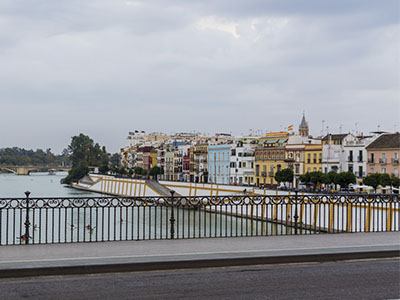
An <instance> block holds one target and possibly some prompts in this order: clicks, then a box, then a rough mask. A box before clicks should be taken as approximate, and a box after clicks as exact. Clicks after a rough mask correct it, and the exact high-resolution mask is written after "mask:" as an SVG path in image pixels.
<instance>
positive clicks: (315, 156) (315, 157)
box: [313, 153, 317, 164]
mask: <svg viewBox="0 0 400 300" xmlns="http://www.w3.org/2000/svg"><path fill="white" fill-rule="evenodd" d="M313 163H314V164H316V163H317V154H316V153H314V155H313Z"/></svg>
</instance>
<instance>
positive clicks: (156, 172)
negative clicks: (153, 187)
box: [150, 166, 164, 177]
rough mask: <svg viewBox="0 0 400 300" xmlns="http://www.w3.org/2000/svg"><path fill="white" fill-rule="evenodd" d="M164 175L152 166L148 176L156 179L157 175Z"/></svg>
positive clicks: (162, 170)
mask: <svg viewBox="0 0 400 300" xmlns="http://www.w3.org/2000/svg"><path fill="white" fill-rule="evenodd" d="M161 174H164V169H163V168H160V167H157V166H154V167H152V168H151V169H150V176H153V177H156V176H157V175H161Z"/></svg>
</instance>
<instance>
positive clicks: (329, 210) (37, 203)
mask: <svg viewBox="0 0 400 300" xmlns="http://www.w3.org/2000/svg"><path fill="white" fill-rule="evenodd" d="M399 209H400V204H399V197H398V195H365V194H351V195H350V194H346V195H337V194H323V195H301V194H299V193H297V192H296V193H294V194H292V195H291V196H254V195H232V196H211V197H210V196H209V197H205V196H199V197H181V196H179V197H174V196H173V194H172V196H171V197H84V198H29V193H26V198H0V245H16V244H44V243H71V242H94V241H96V242H97V241H122V240H144V239H176V238H178V239H182V238H208V237H241V236H268V235H292V234H314V233H339V232H370V231H398V230H399V227H400V226H399V224H400V213H399Z"/></svg>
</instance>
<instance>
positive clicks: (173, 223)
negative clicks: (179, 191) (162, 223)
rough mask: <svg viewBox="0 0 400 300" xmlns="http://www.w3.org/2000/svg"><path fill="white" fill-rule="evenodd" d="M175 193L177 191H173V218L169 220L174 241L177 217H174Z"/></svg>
mask: <svg viewBox="0 0 400 300" xmlns="http://www.w3.org/2000/svg"><path fill="white" fill-rule="evenodd" d="M174 193H175V191H171V203H172V209H171V218H170V219H169V222H170V233H171V240H173V239H174V238H175V216H174V206H175V201H174Z"/></svg>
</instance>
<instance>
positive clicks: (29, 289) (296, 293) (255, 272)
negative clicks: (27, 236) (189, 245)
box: [0, 259, 400, 300]
mask: <svg viewBox="0 0 400 300" xmlns="http://www.w3.org/2000/svg"><path fill="white" fill-rule="evenodd" d="M399 298H400V260H399V259H380V260H360V261H343V262H331V263H307V264H286V265H263V266H247V267H226V268H213V269H189V270H171V271H147V272H132V273H110V274H98V275H74V276H52V277H29V278H20V279H3V280H0V299H68V300H71V299H86V300H89V299H118V300H122V299H230V300H232V299H324V300H327V299H399Z"/></svg>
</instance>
